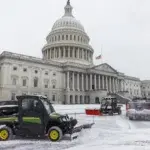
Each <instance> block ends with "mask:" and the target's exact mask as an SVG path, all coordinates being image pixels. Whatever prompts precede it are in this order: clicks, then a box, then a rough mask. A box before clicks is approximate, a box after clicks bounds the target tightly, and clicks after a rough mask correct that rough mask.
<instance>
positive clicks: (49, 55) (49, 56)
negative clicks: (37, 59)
mask: <svg viewBox="0 0 150 150" xmlns="http://www.w3.org/2000/svg"><path fill="white" fill-rule="evenodd" d="M48 51H49V54H48V58H49V59H50V58H51V49H49V50H48Z"/></svg>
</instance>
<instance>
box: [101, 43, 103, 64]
mask: <svg viewBox="0 0 150 150" xmlns="http://www.w3.org/2000/svg"><path fill="white" fill-rule="evenodd" d="M101 64H103V45H101Z"/></svg>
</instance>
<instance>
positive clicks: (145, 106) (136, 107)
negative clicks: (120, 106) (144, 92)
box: [129, 103, 150, 109]
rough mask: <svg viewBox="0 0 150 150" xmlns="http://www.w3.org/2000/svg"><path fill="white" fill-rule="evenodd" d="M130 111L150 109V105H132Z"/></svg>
mask: <svg viewBox="0 0 150 150" xmlns="http://www.w3.org/2000/svg"><path fill="white" fill-rule="evenodd" d="M129 106H130V109H140V108H143V109H150V103H130V105H129Z"/></svg>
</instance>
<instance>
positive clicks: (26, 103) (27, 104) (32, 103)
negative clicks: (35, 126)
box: [22, 98, 40, 112]
mask: <svg viewBox="0 0 150 150" xmlns="http://www.w3.org/2000/svg"><path fill="white" fill-rule="evenodd" d="M38 105H40V103H39V101H38V100H35V99H31V98H29V99H23V100H22V110H23V112H24V111H26V112H28V111H36V110H37V109H38V108H39V107H37V106H38Z"/></svg>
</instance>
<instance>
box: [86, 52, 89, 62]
mask: <svg viewBox="0 0 150 150" xmlns="http://www.w3.org/2000/svg"><path fill="white" fill-rule="evenodd" d="M88 56H89V52H88V50H87V55H86V59H87V60H89V58H88Z"/></svg>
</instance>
